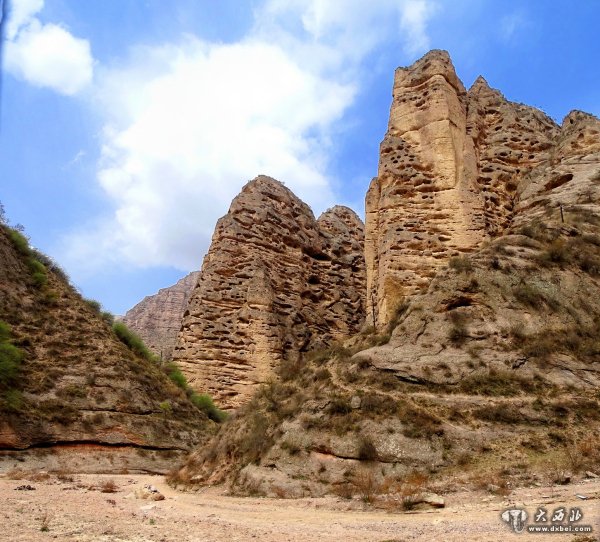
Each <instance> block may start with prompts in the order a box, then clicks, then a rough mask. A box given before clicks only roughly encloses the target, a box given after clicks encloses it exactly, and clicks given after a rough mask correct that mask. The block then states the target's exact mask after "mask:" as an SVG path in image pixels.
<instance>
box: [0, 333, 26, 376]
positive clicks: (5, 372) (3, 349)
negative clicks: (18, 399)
mask: <svg viewBox="0 0 600 542" xmlns="http://www.w3.org/2000/svg"><path fill="white" fill-rule="evenodd" d="M22 361H23V352H22V351H21V350H20V349H19V348H17V347H16V346H15V345H13V344H10V343H8V342H4V343H0V385H2V386H5V387H8V386H10V385H11V384H13V382H14V380H15V377H16V376H17V373H18V372H19V366H20V365H21V362H22Z"/></svg>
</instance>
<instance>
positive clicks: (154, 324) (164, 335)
mask: <svg viewBox="0 0 600 542" xmlns="http://www.w3.org/2000/svg"><path fill="white" fill-rule="evenodd" d="M199 276H200V272H198V271H194V272H193V273H190V274H189V275H187V276H185V277H183V278H182V279H181V280H180V281H178V282H177V283H176V284H174V285H173V286H171V287H169V288H162V289H161V290H159V291H158V292H157V293H156V294H154V295H151V296H147V297H145V298H144V299H143V300H142V301H140V302H139V303H138V304H137V305H136V306H135V307H133V308H131V309H129V310H128V311H127V312H126V313H125V316H123V322H124V323H125V324H126V325H127V327H129V329H131V330H133V331H135V332H136V333H137V334H138V335H139V336H140V337H141V338H142V340H143V341H144V343H145V344H146V346H147V347H148V348H150V350H152V352H154V353H155V354H156V355H157V356H159V357H160V358H161V359H163V360H170V359H171V358H172V356H173V349H174V348H175V343H176V341H177V334H178V333H179V329H180V328H181V319H182V318H183V313H184V312H185V310H186V308H187V304H188V301H189V297H190V294H191V293H192V290H193V289H194V287H195V286H196V283H197V282H198V278H199Z"/></svg>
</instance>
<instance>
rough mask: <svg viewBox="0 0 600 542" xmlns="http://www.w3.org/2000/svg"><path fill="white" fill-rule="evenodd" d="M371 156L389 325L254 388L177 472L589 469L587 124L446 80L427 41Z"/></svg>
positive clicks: (195, 475)
mask: <svg viewBox="0 0 600 542" xmlns="http://www.w3.org/2000/svg"><path fill="white" fill-rule="evenodd" d="M381 151H382V154H381V160H380V167H379V172H378V177H377V178H375V179H374V180H373V182H372V184H371V187H370V188H369V193H368V195H367V223H366V240H365V253H366V260H367V279H368V288H369V295H368V299H367V301H368V302H369V303H371V294H372V295H373V302H374V308H375V309H376V312H377V318H376V320H377V324H378V326H379V327H380V328H381V327H382V325H383V324H384V323H386V322H388V321H389V324H390V325H389V326H388V327H387V328H386V330H385V332H384V333H381V334H376V333H373V334H369V331H368V330H367V329H365V330H364V331H363V332H362V333H361V334H360V335H358V336H355V337H353V338H352V339H351V340H348V341H346V342H345V343H344V346H345V348H342V347H338V348H335V349H332V350H331V351H329V352H326V353H320V355H319V356H315V357H314V358H311V357H310V356H309V357H307V359H305V360H303V363H304V364H303V365H301V366H300V367H297V368H296V370H295V371H287V372H286V373H285V375H284V376H282V379H281V381H279V382H274V383H272V384H271V385H270V386H269V387H266V388H263V389H261V390H260V391H259V392H258V393H257V394H256V395H255V396H254V400H253V401H252V403H250V404H249V405H247V406H246V407H245V408H242V409H240V411H239V415H238V416H237V417H236V418H235V419H234V420H232V422H231V424H229V425H228V426H227V427H225V428H224V431H222V432H220V433H219V434H218V435H217V436H216V437H215V438H214V439H212V440H211V442H210V443H209V445H208V446H207V447H206V448H204V449H199V450H197V451H196V452H194V453H193V454H192V455H191V456H190V459H189V460H188V462H187V463H186V464H185V466H184V467H183V468H182V469H181V470H180V471H179V474H178V478H177V479H178V480H179V481H180V482H182V483H185V484H192V485H196V484H205V483H209V484H211V483H217V482H221V481H224V480H229V481H231V482H232V484H233V486H234V487H235V489H237V490H238V491H244V490H246V491H249V492H253V493H256V492H263V493H264V494H267V495H273V496H281V495H287V496H306V495H322V494H324V493H328V492H329V493H335V494H340V495H352V494H359V495H362V496H365V494H366V492H365V487H366V486H367V485H368V487H369V488H370V490H372V491H377V487H382V488H384V493H387V492H388V491H389V488H390V487H396V490H397V491H398V493H399V494H400V495H404V496H406V495H407V494H408V493H407V492H406V491H407V490H408V492H410V487H407V486H410V482H408V480H410V478H411V475H414V473H415V471H416V472H418V473H419V474H420V475H422V476H431V479H435V482H434V484H432V485H437V484H438V483H439V484H440V485H442V487H443V483H444V476H446V481H448V480H449V482H448V483H449V485H450V487H456V485H455V484H456V483H457V478H458V479H460V485H463V483H464V484H465V485H467V486H469V485H471V487H475V488H476V487H478V486H477V484H480V483H481V480H482V479H483V480H486V481H489V479H490V478H489V477H490V473H491V472H492V470H491V469H493V468H494V466H496V467H498V472H499V477H500V478H502V477H503V478H502V480H503V481H504V482H510V483H512V482H513V480H514V481H515V482H516V483H527V484H529V483H530V482H531V480H532V479H533V478H534V477H535V479H538V480H546V481H549V482H552V481H553V479H551V478H550V479H549V478H548V470H549V469H548V465H556V464H558V463H557V462H558V461H561V462H562V461H563V460H564V462H565V465H569V468H571V467H572V468H579V467H581V466H582V465H579V466H577V465H576V463H574V462H573V461H572V458H573V457H577V458H581V460H582V461H584V462H585V465H586V467H585V468H588V467H592V468H593V469H598V468H600V452H598V450H600V418H599V417H598V412H599V411H600V401H599V399H600V396H599V395H598V387H599V386H600V121H599V120H598V119H597V118H595V117H593V116H591V115H587V114H585V113H582V112H579V111H574V112H572V113H570V114H569V115H568V116H567V117H566V118H565V119H564V121H563V123H562V125H561V126H558V125H557V124H555V123H554V122H553V121H552V120H551V119H549V118H548V117H546V116H545V115H544V114H543V113H542V112H541V111H538V110H536V109H534V108H530V107H527V106H524V105H520V104H515V103H511V102H508V101H506V100H505V99H504V98H503V97H502V95H501V94H500V93H499V92H498V91H495V90H492V89H490V88H489V86H488V85H487V83H486V82H485V81H484V80H483V79H482V78H479V79H478V80H477V81H476V82H475V84H474V85H473V87H472V88H471V89H470V90H469V91H468V92H466V91H465V90H464V88H463V87H462V84H461V83H460V82H459V81H458V79H457V78H456V75H455V74H454V69H453V68H452V65H451V64H450V61H449V59H448V56H447V54H446V53H443V52H440V51H434V52H432V53H430V54H428V55H426V56H425V57H424V58H423V59H421V60H419V61H418V62H416V63H415V64H414V66H412V67H410V68H403V69H400V70H398V72H397V73H396V79H395V84H394V103H393V105H392V112H391V115H390V124H389V129H388V133H387V135H386V137H385V139H384V142H383V143H382V149H381ZM403 296H408V297H409V299H408V300H406V299H405V302H404V303H400V300H401V298H402V297H403ZM396 307H397V308H398V310H396ZM392 314H393V317H392ZM370 315H371V310H370V308H369V310H368V311H367V317H369V316H370ZM392 327H393V329H391V328H392ZM382 343H383V344H382ZM386 343H387V344H386ZM372 345H378V346H372ZM579 427H581V428H582V429H581V430H580V432H578V430H577V428H579ZM583 428H585V429H583ZM557 458H558V459H557ZM570 459H571V461H570ZM507 464H508V465H513V466H515V467H514V468H513V467H510V468H507ZM517 464H519V465H520V467H518V468H517V467H516V465H517ZM521 469H522V473H523V475H522V477H521V479H519V475H518V474H516V471H518V470H521ZM511 471H512V472H511ZM513 475H514V478H513V479H512V480H509V479H508V478H509V477H512V476H513ZM500 478H499V479H500ZM397 480H402V481H403V483H401V484H400V485H396V486H394V484H395V483H396V482H395V481H397ZM403 484H405V485H403ZM438 487H439V486H438ZM392 491H393V490H392ZM380 498H381V499H383V500H385V499H386V498H389V497H386V495H385V494H382V495H381V496H380Z"/></svg>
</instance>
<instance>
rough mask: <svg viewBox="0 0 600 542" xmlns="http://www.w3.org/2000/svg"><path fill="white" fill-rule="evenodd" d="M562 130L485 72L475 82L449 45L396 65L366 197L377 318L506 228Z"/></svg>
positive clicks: (371, 298)
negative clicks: (520, 189)
mask: <svg viewBox="0 0 600 542" xmlns="http://www.w3.org/2000/svg"><path fill="white" fill-rule="evenodd" d="M558 131H559V128H558V126H556V124H555V123H554V122H553V121H552V120H551V119H550V118H548V117H547V116H546V115H544V114H543V113H542V112H541V111H539V110H537V109H534V108H532V107H528V106H524V105H521V104H516V103H512V102H509V101H507V100H506V99H504V97H503V96H502V95H501V94H500V93H499V92H498V91H496V90H492V89H490V88H489V86H488V85H487V83H486V82H485V80H484V79H483V78H479V79H478V80H477V81H476V82H475V83H474V85H473V87H472V88H471V89H470V90H469V91H468V92H466V91H465V88H464V87H463V85H462V83H461V82H460V80H459V79H458V78H457V76H456V73H455V71H454V67H453V66H452V63H451V61H450V58H449V56H448V54H447V53H446V52H444V51H432V52H430V53H429V54H427V55H426V56H424V57H423V58H422V59H420V60H419V61H417V62H415V64H413V65H412V66H410V67H409V68H399V69H398V70H397V71H396V75H395V79H394V90H393V102H392V106H391V111H390V121H389V125H388V131H387V133H386V136H385V138H384V140H383V142H382V144H381V155H380V163H379V171H378V176H377V177H376V178H375V179H373V181H372V183H371V186H370V187H369V191H368V193H367V197H366V226H365V230H366V239H365V258H366V262H367V302H368V303H369V307H368V310H367V314H368V315H371V314H372V304H374V305H375V313H376V316H375V318H376V320H377V322H376V324H377V326H378V327H382V326H383V325H385V324H386V323H387V322H388V321H389V320H390V319H391V317H392V315H393V313H394V311H395V310H396V308H397V307H398V305H399V304H400V303H401V300H402V298H403V297H406V296H413V295H415V294H418V293H420V292H422V291H424V290H426V289H427V287H428V285H429V283H430V281H431V278H432V277H433V276H434V275H435V273H436V271H437V270H438V269H439V268H440V267H441V266H442V265H445V264H446V263H447V262H448V260H449V258H450V257H452V256H455V255H458V254H460V253H468V252H472V251H473V250H475V249H477V248H478V247H480V246H481V244H482V242H483V241H484V240H485V239H488V238H491V237H494V236H497V235H499V234H501V233H502V232H503V231H504V229H505V228H506V227H507V226H508V225H509V224H510V220H511V218H512V214H513V211H514V205H515V198H516V188H517V184H518V182H519V180H520V179H521V178H522V177H523V175H524V174H525V173H526V172H527V171H528V170H531V169H532V168H534V167H536V166H538V165H539V164H540V163H541V162H543V161H544V160H548V159H549V157H550V150H551V148H552V147H553V146H554V141H555V138H556V137H557V134H558Z"/></svg>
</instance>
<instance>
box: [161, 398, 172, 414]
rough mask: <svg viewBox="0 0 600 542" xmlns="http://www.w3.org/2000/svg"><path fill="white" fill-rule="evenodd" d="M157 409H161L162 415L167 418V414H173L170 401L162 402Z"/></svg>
mask: <svg viewBox="0 0 600 542" xmlns="http://www.w3.org/2000/svg"><path fill="white" fill-rule="evenodd" d="M158 408H160V409H161V411H162V413H163V414H164V415H165V416H168V415H169V414H171V413H172V412H173V407H172V406H171V401H163V402H162V403H159V405H158Z"/></svg>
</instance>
